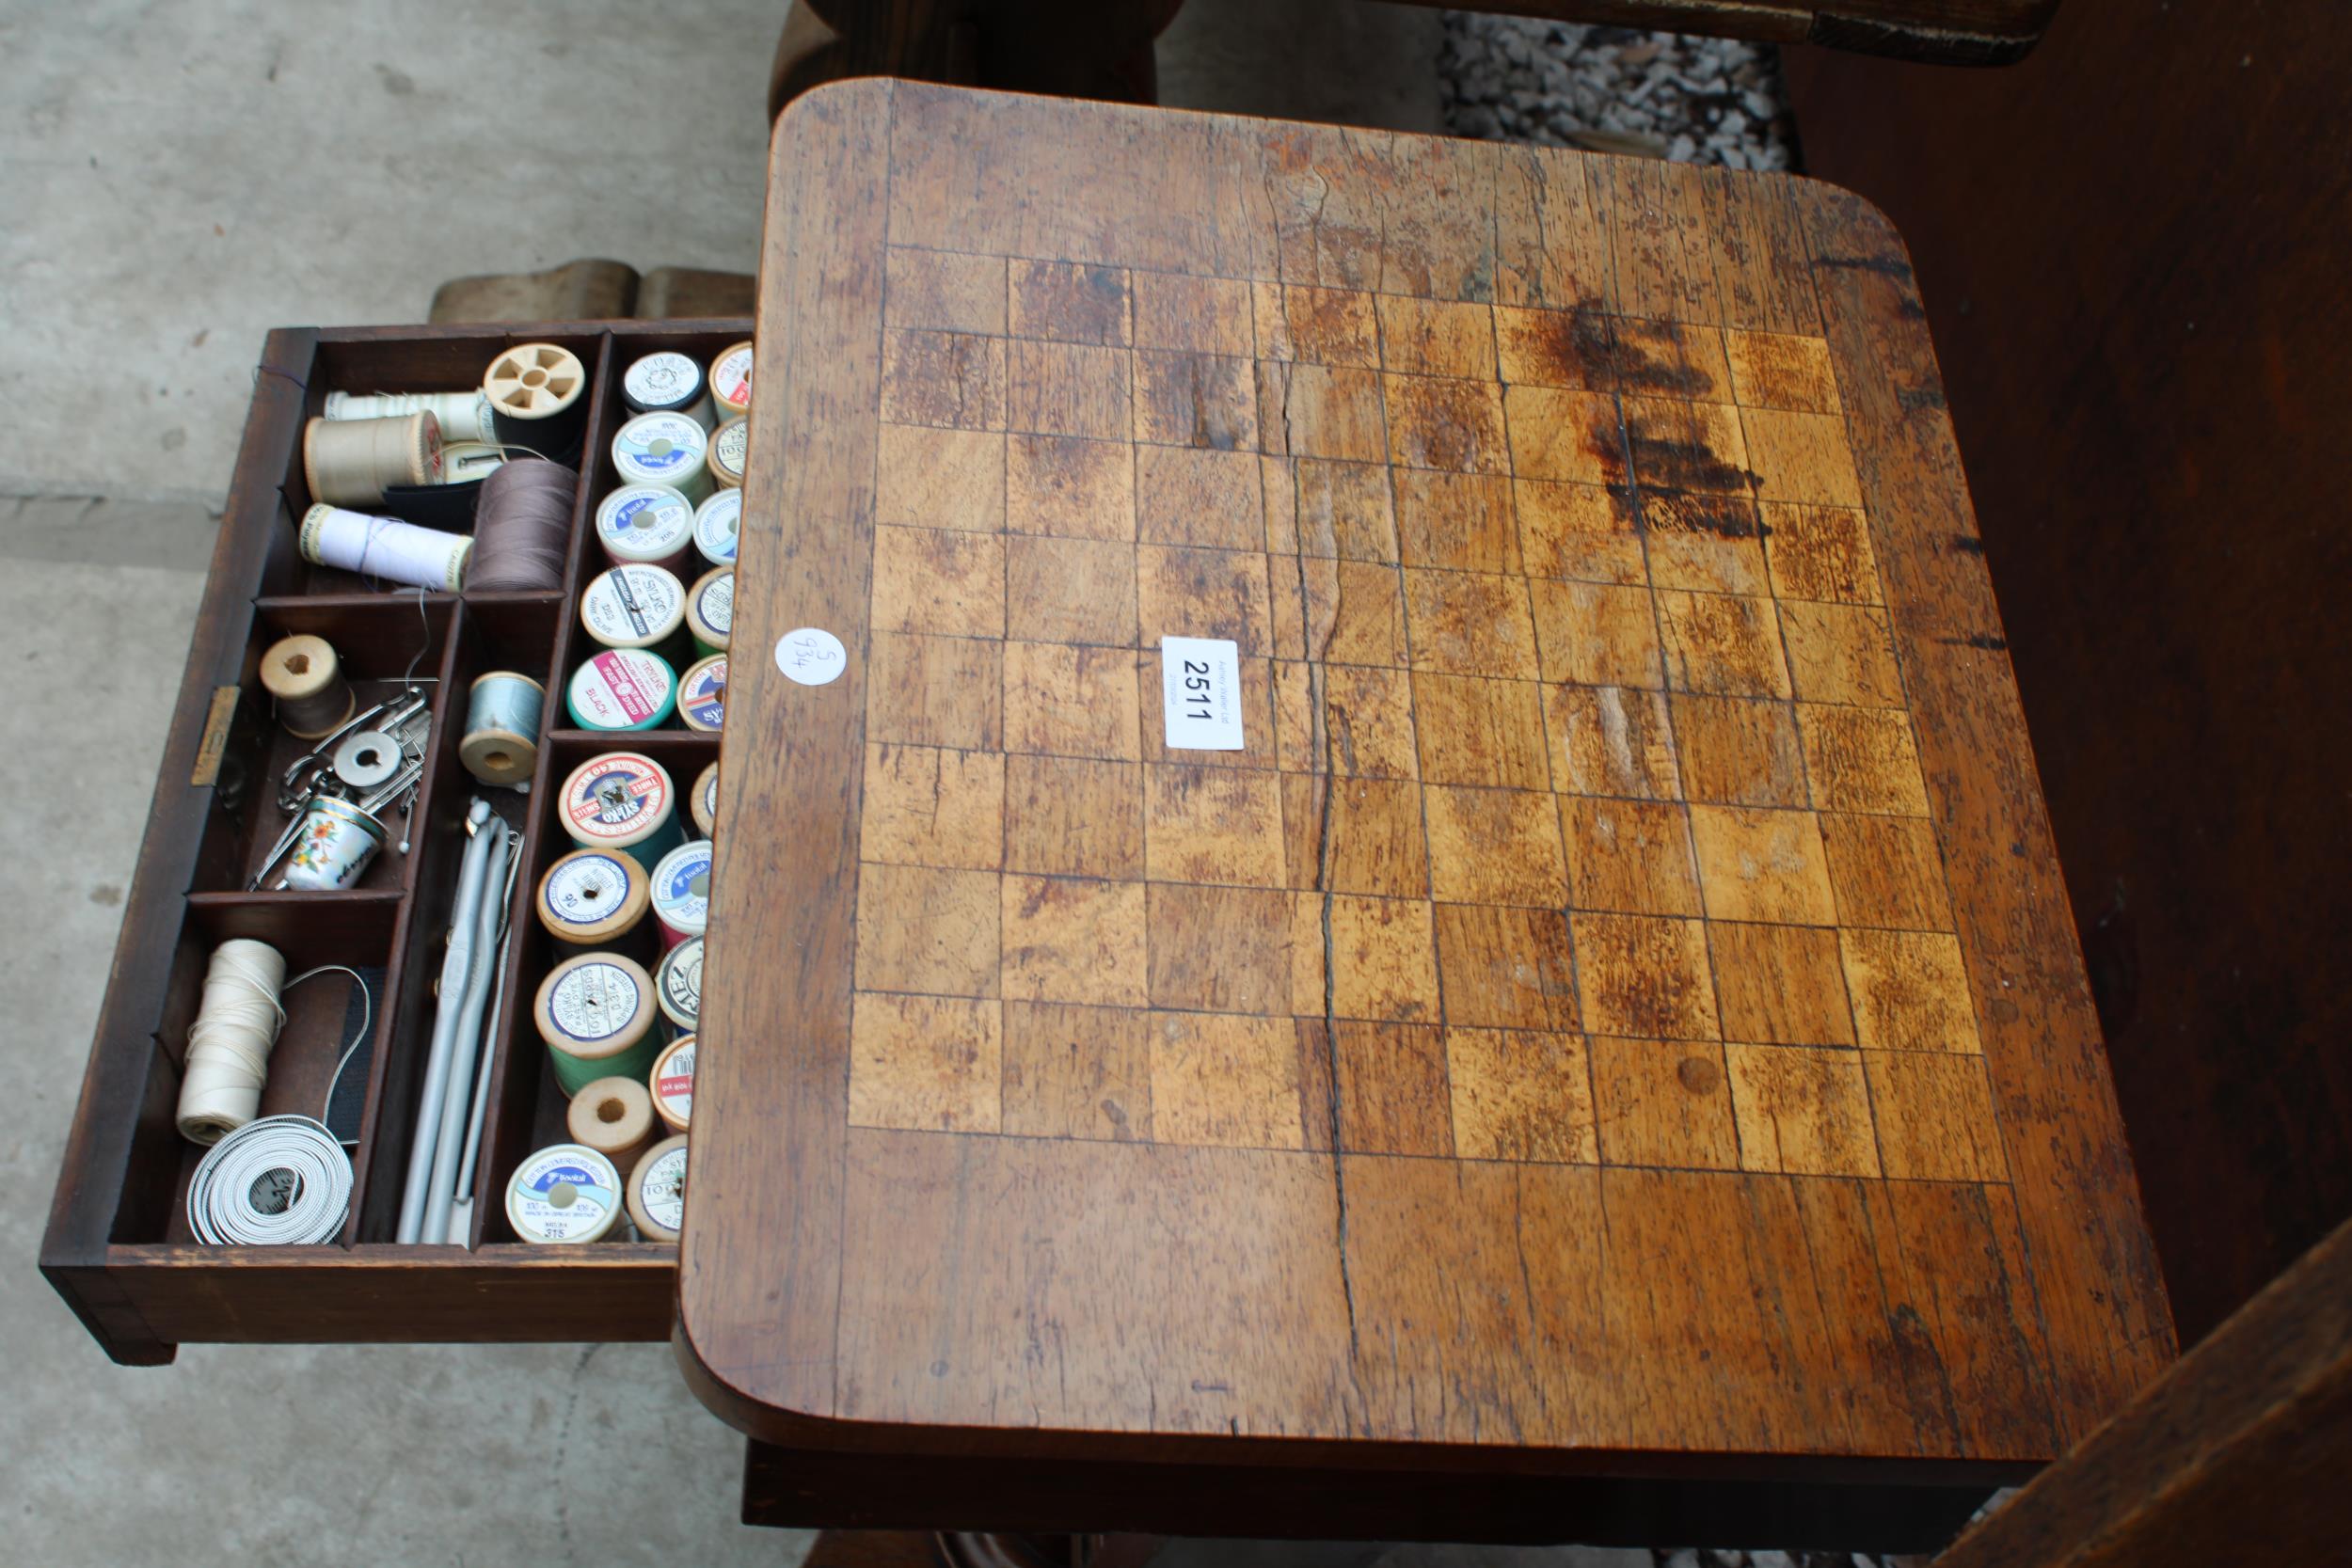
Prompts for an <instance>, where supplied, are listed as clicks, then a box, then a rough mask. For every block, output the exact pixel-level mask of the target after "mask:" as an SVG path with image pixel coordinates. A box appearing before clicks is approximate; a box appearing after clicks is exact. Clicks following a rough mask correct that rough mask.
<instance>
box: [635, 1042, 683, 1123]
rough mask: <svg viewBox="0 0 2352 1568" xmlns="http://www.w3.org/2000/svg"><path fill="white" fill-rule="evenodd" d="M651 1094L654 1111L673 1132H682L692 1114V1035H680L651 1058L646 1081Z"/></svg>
mask: <svg viewBox="0 0 2352 1568" xmlns="http://www.w3.org/2000/svg"><path fill="white" fill-rule="evenodd" d="M645 1086H646V1088H648V1089H649V1090H651V1091H652V1093H653V1114H654V1115H655V1116H658V1117H660V1118H661V1125H662V1126H664V1127H666V1128H668V1129H669V1130H670V1131H671V1132H685V1131H686V1124H687V1123H688V1122H689V1121H691V1120H692V1119H693V1116H694V1037H693V1036H691V1035H680V1036H679V1037H677V1038H675V1039H674V1040H672V1041H671V1042H670V1043H669V1044H668V1045H665V1046H663V1047H662V1048H661V1054H660V1055H659V1056H656V1057H655V1058H654V1059H653V1072H652V1075H651V1076H650V1077H649V1078H648V1079H647V1080H646V1084H645Z"/></svg>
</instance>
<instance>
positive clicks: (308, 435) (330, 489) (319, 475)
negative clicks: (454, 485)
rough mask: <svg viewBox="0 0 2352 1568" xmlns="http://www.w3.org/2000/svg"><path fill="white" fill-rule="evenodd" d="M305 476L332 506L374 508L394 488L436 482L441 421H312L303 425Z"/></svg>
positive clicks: (402, 417) (404, 417) (313, 494)
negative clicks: (389, 489) (397, 485)
mask: <svg viewBox="0 0 2352 1568" xmlns="http://www.w3.org/2000/svg"><path fill="white" fill-rule="evenodd" d="M302 478H303V483H306V484H308V485H309V486H310V499H312V500H313V501H323V502H325V503H326V505H328V506H375V505H378V504H379V503H381V502H382V501H383V499H384V492H385V490H386V489H387V488H389V487H390V486H392V485H396V484H437V483H440V479H441V421H440V420H437V419H436V418H434V417H433V415H432V414H431V413H430V412H425V411H420V412H418V413H414V414H395V415H392V416H390V417H389V418H385V419H380V420H311V421H310V423H309V424H307V425H305V426H303V427H302Z"/></svg>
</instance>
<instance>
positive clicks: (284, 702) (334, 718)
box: [262, 632, 359, 740]
mask: <svg viewBox="0 0 2352 1568" xmlns="http://www.w3.org/2000/svg"><path fill="white" fill-rule="evenodd" d="M262 690H264V691H266V692H268V693H269V694H270V697H271V699H272V700H273V701H274V702H276V703H277V705H278V722H279V723H281V724H283V725H285V726H286V733H287V734H289V735H291V736H294V737H295V738H296V739H298V740H323V739H325V738H326V736H330V735H332V734H334V733H335V732H336V731H337V730H339V729H342V727H343V725H344V724H345V723H347V722H349V721H350V719H351V715H352V712H353V710H354V709H355V708H357V707H358V701H359V700H358V698H357V697H355V696H353V695H352V692H351V683H350V682H349V681H347V680H345V679H343V667H342V660H341V659H339V658H337V657H335V650H334V648H333V647H332V646H331V645H330V644H329V643H328V642H327V641H326V638H324V637H312V636H310V634H309V633H307V632H305V633H298V634H296V635H295V636H293V637H281V638H279V639H278V641H275V642H273V643H271V644H270V645H269V648H268V651H267V652H265V653H263V654H262Z"/></svg>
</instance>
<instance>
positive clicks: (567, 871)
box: [538, 849, 653, 953]
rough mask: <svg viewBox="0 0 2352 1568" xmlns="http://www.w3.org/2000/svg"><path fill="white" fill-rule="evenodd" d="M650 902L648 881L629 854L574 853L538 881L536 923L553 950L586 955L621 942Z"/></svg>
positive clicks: (551, 867)
mask: <svg viewBox="0 0 2352 1568" xmlns="http://www.w3.org/2000/svg"><path fill="white" fill-rule="evenodd" d="M652 900H653V881H652V879H651V878H649V877H648V876H647V875H646V873H645V868H644V866H642V865H640V864H638V863H636V862H635V861H633V860H631V859H630V858H629V857H628V856H627V855H625V854H623V853H621V852H620V851H619V850H617V849H575V850H573V851H572V852H571V853H570V854H568V855H565V856H564V858H563V859H561V860H559V861H557V862H556V863H554V864H553V865H550V866H548V870H547V875H546V876H544V877H541V878H540V879H539V902H538V910H539V924H540V925H541V926H543V927H546V928H547V933H548V936H550V937H552V938H554V939H555V943H556V945H557V946H558V947H561V948H564V949H566V950H567V951H570V952H573V953H585V952H589V951H592V950H594V949H596V948H598V947H611V946H614V945H617V944H619V943H620V942H623V941H625V940H626V939H627V938H628V936H629V935H630V933H632V932H634V931H635V930H636V929H637V927H638V925H639V923H640V922H641V921H643V920H644V918H645V911H646V910H647V909H649V908H650V907H651V906H652Z"/></svg>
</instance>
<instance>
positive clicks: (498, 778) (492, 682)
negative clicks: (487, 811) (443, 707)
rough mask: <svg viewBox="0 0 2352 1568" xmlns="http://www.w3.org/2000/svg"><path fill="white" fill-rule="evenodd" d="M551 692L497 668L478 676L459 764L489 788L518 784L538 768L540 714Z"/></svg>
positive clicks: (469, 699)
mask: <svg viewBox="0 0 2352 1568" xmlns="http://www.w3.org/2000/svg"><path fill="white" fill-rule="evenodd" d="M547 700H548V689H547V688H546V687H544V686H541V685H540V684H539V683H538V682H537V681H535V680H532V678H531V677H530V676H529V675H518V674H516V673H515V672H514V671H512V670H493V671H491V672H489V673H487V674H484V675H477V676H476V677H475V678H474V683H473V689H472V690H471V691H470V692H469V693H468V695H467V698H466V731H465V734H464V735H463V736H460V737H459V739H458V742H457V760H458V761H460V762H462V763H464V764H465V765H466V771H467V772H469V773H471V774H472V775H473V776H474V777H475V778H477V779H479V780H481V781H482V782H483V783H484V784H523V783H526V782H527V781H528V780H529V779H530V778H531V772H532V768H536V767H538V766H539V713H540V710H541V709H542V708H543V707H545V706H546V705H547Z"/></svg>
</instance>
